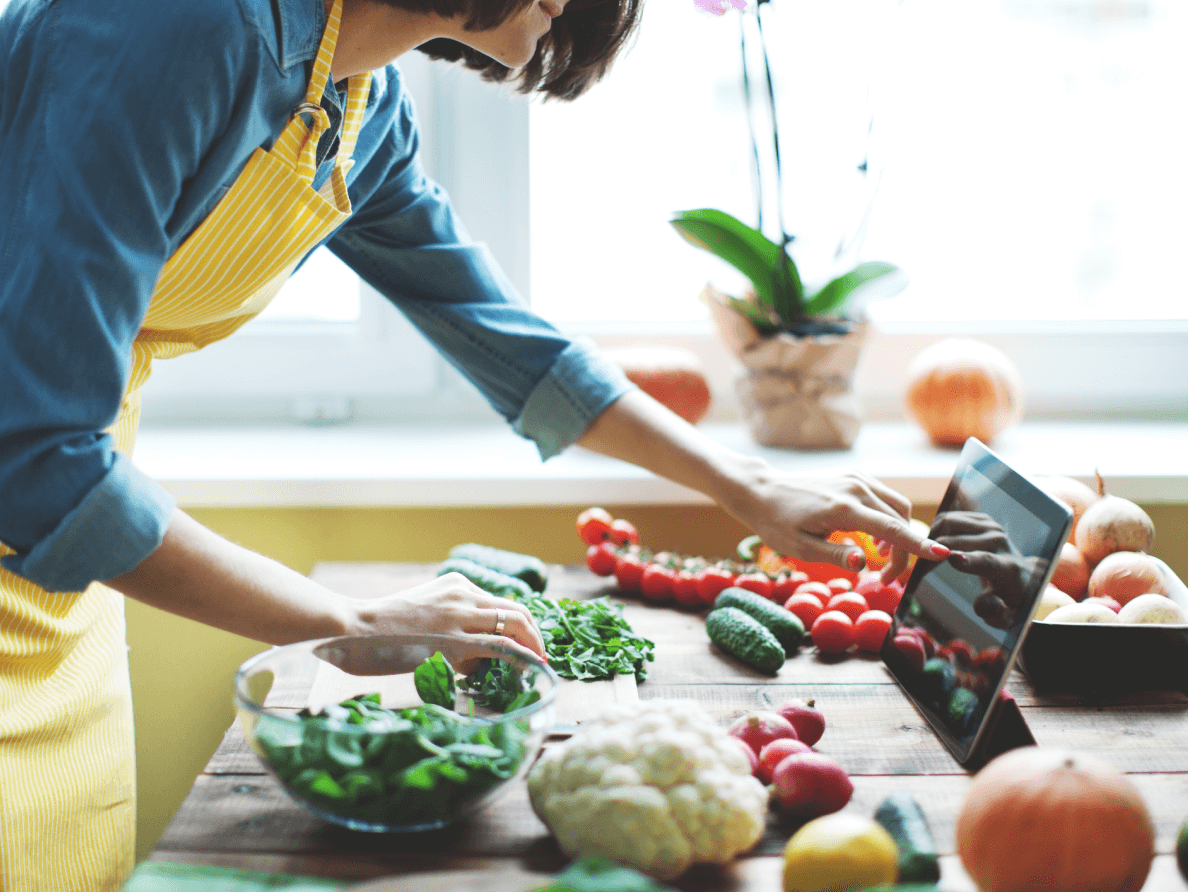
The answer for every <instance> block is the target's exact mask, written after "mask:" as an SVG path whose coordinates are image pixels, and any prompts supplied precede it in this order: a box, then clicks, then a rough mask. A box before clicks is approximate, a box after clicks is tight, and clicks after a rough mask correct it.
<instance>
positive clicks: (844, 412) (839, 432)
mask: <svg viewBox="0 0 1188 892" xmlns="http://www.w3.org/2000/svg"><path fill="white" fill-rule="evenodd" d="M701 297H702V300H704V301H705V303H706V304H707V305H708V306H709V308H710V315H711V316H712V318H713V320H714V324H715V325H716V326H717V328H718V333H719V335H720V336H721V338H722V341H723V343H725V345H726V347H727V349H729V350H730V352H731V353H733V354H734V355H735V356H736V357H737V358H738V359H739V361H740V362H741V363H742V364H743V371H742V373H741V374H740V375H739V377H738V378H737V379H736V381H735V390H736V392H737V393H738V398H739V402H741V403H742V408H743V411H744V413H745V415H746V418H747V425H748V426H749V428H750V431H751V436H752V437H754V438H755V441H756V442H758V443H761V444H763V445H764V446H779V447H786V448H791V449H849V448H850V447H851V446H852V445H853V444H854V440H855V439H856V438H857V436H858V429H859V427H861V424H862V418H861V415H860V412H859V405H858V398H857V396H855V394H854V390H853V381H854V369H855V368H856V367H857V365H858V358H859V356H860V355H861V352H862V344H863V342H864V341H865V339H866V324H865V323H860V324H858V325H856V326H855V327H854V329H853V330H852V331H851V332H849V333H848V334H844V335H814V336H810V337H794V336H793V335H790V334H788V333H786V332H780V333H779V334H774V335H761V334H760V333H759V330H758V329H756V328H755V326H754V325H753V324H752V323H751V321H750V320H749V319H747V318H746V317H744V316H742V315H740V314H739V313H736V312H735V311H734V310H732V309H730V307H729V305H728V298H727V296H726V295H724V294H722V293H721V292H720V291H717V290H716V289H715V288H714V287H713V286H712V285H707V286H706V288H705V290H704V291H703V292H702V295H701Z"/></svg>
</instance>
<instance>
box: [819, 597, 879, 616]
mask: <svg viewBox="0 0 1188 892" xmlns="http://www.w3.org/2000/svg"><path fill="white" fill-rule="evenodd" d="M825 609H826V610H840V611H841V612H842V613H844V614H845V615H846V616H848V617H849V618H850V622H858V617H860V616H862V614H864V613H866V611H868V610H870V607H869V605H867V603H866V598H864V597H862V595H860V594H858V593H857V592H842V593H841V594H840V595H834V596H833V597H832V598H830V599H829V600H828V601H826V602H825Z"/></svg>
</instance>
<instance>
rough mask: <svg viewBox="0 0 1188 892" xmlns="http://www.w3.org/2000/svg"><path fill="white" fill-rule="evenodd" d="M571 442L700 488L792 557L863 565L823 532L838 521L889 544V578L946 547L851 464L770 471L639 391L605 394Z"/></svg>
mask: <svg viewBox="0 0 1188 892" xmlns="http://www.w3.org/2000/svg"><path fill="white" fill-rule="evenodd" d="M578 443H579V444H580V445H582V446H584V447H585V448H587V449H590V450H593V451H594V452H599V453H601V454H603V455H608V456H610V457H612V458H617V459H621V460H622V461H626V462H630V463H631V464H633V465H638V466H639V467H642V468H646V469H647V470H649V471H651V472H653V473H654V474H658V475H660V476H662V477H666V478H668V479H669V480H672V481H674V482H675V483H680V484H681V485H683V486H687V487H689V488H690V489H695V490H697V491H698V492H702V493H705V494H706V495H707V496H709V497H710V498H712V499H713V500H714V501H715V502H717V503H718V504H719V505H720V506H721V507H722V508H723V509H724V510H725V511H726V512H727V513H728V514H730V515H731V516H732V517H734V518H735V519H736V520H738V521H740V522H741V523H742V524H744V525H745V526H746V527H747V528H748V529H751V530H753V531H755V532H756V533H758V534H759V536H760V537H762V539H763V542H764V543H765V544H767V545H769V546H770V547H772V548H774V549H775V550H776V551H779V552H782V553H784V554H789V555H792V556H793V557H798V558H802V559H804V560H807V561H828V562H830V563H834V564H837V565H839V566H848V567H849V568H850V569H852V570H857V569H860V568H861V567H862V566H863V564H864V562H865V557H864V555H863V553H862V550H861V549H859V548H855V547H853V546H846V545H843V544H840V543H835V542H829V541H827V539H828V537H829V536H830V535H831V534H832V533H834V532H836V531H838V530H846V531H851V530H858V531H861V532H865V533H869V534H870V535H872V536H875V537H876V538H879V539H885V540H886V541H887V542H889V543H891V545H892V557H891V561H890V563H889V564H888V565H887V567H886V569H885V570H884V577H885V578H887V579H891V578H894V577H895V576H897V575H899V573H900V572H902V570H903V568H904V567H905V566H906V564H907V556H908V554H909V553H911V554H916V555H919V556H920V557H923V558H925V559H928V560H937V559H938V558H943V557H945V556H946V555H948V553H949V550H948V549H947V548H945V547H944V546H943V545H940V544H939V543H936V542H933V541H932V540H931V539H929V538H927V537H926V536H922V535H920V534H919V533H917V532H916V531H915V530H913V529H912V528H911V526H910V525H909V523H908V520H909V519H910V517H911V503H910V502H909V501H908V500H907V499H905V498H904V497H903V496H901V495H900V494H899V493H897V492H895V491H894V490H892V489H889V488H888V487H886V486H884V485H883V484H881V483H880V482H879V481H877V480H875V479H873V478H871V477H868V476H866V475H865V474H860V473H856V472H849V473H845V474H842V475H840V476H836V477H828V478H818V477H801V476H796V475H791V474H787V473H783V472H780V471H777V470H775V469H774V468H772V467H771V466H770V465H769V464H767V462H765V461H763V460H762V459H760V458H757V457H755V456H747V455H742V454H740V453H737V452H734V451H733V450H730V449H727V448H726V447H725V446H722V445H721V444H719V443H716V442H714V441H713V440H711V439H710V438H708V437H706V436H705V435H704V434H702V433H701V432H700V431H698V430H697V429H696V428H695V427H693V426H692V425H691V424H689V423H688V422H686V421H685V420H684V419H682V418H680V417H679V416H677V415H676V414H674V413H672V412H670V411H669V410H668V409H666V408H665V407H664V406H662V405H660V404H659V403H658V402H656V401H655V400H654V399H652V398H651V397H649V396H648V395H647V394H645V393H643V392H642V391H632V392H630V393H627V394H625V395H624V396H622V397H620V398H619V399H618V400H616V401H615V402H614V403H612V404H611V406H610V407H609V408H608V409H607V410H606V411H604V412H603V413H602V414H601V415H599V416H598V418H596V419H595V421H594V423H593V424H591V425H590V427H589V429H588V430H587V431H586V433H585V435H584V436H583V437H582V438H581V439H580V440H578Z"/></svg>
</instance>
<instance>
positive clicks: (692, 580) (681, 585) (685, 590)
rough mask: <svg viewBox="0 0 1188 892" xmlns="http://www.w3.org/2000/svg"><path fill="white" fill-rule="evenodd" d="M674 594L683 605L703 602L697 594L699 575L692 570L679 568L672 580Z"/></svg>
mask: <svg viewBox="0 0 1188 892" xmlns="http://www.w3.org/2000/svg"><path fill="white" fill-rule="evenodd" d="M672 596H673V597H674V598H675V599H676V602H677V603H678V604H680V605H681V606H682V607H692V606H694V605H696V604H700V603H701V598H700V597H698V595H697V575H696V574H695V573H694V572H693V571H692V570H678V571H677V573H676V575H675V576H674V577H673V580H672Z"/></svg>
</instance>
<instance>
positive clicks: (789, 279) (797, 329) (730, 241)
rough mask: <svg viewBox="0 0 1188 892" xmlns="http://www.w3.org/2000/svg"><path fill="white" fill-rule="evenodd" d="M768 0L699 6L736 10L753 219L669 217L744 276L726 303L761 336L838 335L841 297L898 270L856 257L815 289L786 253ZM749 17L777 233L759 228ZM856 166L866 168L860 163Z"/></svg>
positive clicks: (760, 192) (710, 214)
mask: <svg viewBox="0 0 1188 892" xmlns="http://www.w3.org/2000/svg"><path fill="white" fill-rule="evenodd" d="M769 2H770V0H757V2H756V3H755V5H754V7H753V8H752V7H750V6H749V5H747V4H745V3H742V2H733V3H732V4H726V3H723V4H721V8H720V9H718V8H713V9H711V8H710V6H708V5H705V4H703V3H701V0H698V5H701V6H703V8H706V9H709V11H711V12H714V13H715V14H721V13H723V12H725V11H726V8H727V6H728V5H733V6H734V7H735V8H736V9H738V10H739V11H740V24H741V34H742V61H743V78H742V80H743V96H744V101H745V104H746V109H747V121H748V124H749V125H750V137H751V148H752V153H753V156H754V164H755V178H756V190H755V191H756V204H757V212H756V216H757V218H758V219H757V222H756V225H755V226H754V227H751V226H748V225H747V224H745V223H743V222H741V221H740V220H738V219H737V218H735V217H733V216H731V215H730V214H727V213H725V212H723V211H720V210H716V209H714V208H701V209H698V210H690V211H680V212H677V213H676V214H675V215H674V216H673V218H672V219H671V220H670V221H669V222H670V223H671V224H672V225H673V227H674V228H675V229H676V230H677V232H679V233H680V234H681V235H682V236H683V237H684V238H685V239H686V241H688V242H690V243H691V244H693V245H695V246H696V247H698V248H702V249H703V250H706V251H709V252H710V253H712V254H714V255H716V256H717V257H719V258H721V259H722V260H724V261H726V262H727V263H729V264H730V265H731V266H733V267H734V268H735V269H737V270H738V271H739V272H740V273H742V274H743V275H744V276H746V278H747V279H748V280H749V281H750V283H751V287H752V293H751V294H750V295H748V296H747V297H745V298H740V297H727V298H726V301H727V305H728V306H729V307H730V308H731V309H733V310H734V311H735V312H737V313H739V314H741V315H742V316H744V317H745V318H746V319H748V320H749V321H750V322H751V323H752V324H753V325H754V326H755V328H756V329H757V330H758V332H759V333H760V334H761V335H771V334H775V333H777V332H781V331H785V332H789V333H791V334H793V335H797V336H810V335H817V334H842V333H845V332H847V331H849V330H850V329H851V327H852V322H853V320H850V319H847V318H846V315H845V314H846V310H847V303H848V302H849V300H850V298H851V297H853V296H854V295H855V293H856V292H857V291H858V290H859V289H860V288H861V287H862V286H864V285H866V284H868V283H870V282H872V281H874V280H875V279H881V278H883V277H885V276H890V275H892V274H901V273H902V271H901V270H900V269H899V267H897V266H894V265H893V264H890V263H883V262H880V261H872V262H867V263H860V264H858V265H857V266H855V267H854V268H853V269H851V270H850V271H849V272H846V273H844V274H842V275H840V276H837V277H836V278H834V279H832V280H831V281H829V282H827V283H826V284H825V285H823V286H821V287H820V288H816V289H813V290H809V289H806V288H805V285H804V282H803V281H802V279H801V275H800V271H799V270H798V269H797V266H796V262H795V260H793V258H792V256H791V254H790V251H789V249H790V246H791V244H792V242H793V239H794V237H793V236H791V235H789V234H788V231H787V227H786V226H785V223H784V198H783V183H782V174H781V167H780V132H779V126H778V123H777V116H776V101H775V87H774V84H773V80H772V74H771V63H770V60H769V57H768V52H767V41H766V39H765V37H764V34H763V9H764V7H765V6H766V5H767V3H769ZM751 15H753V16H754V17H755V23H756V30H757V32H758V36H759V41H760V47H761V53H762V58H763V68H764V73H765V79H766V90H765V96H766V100H767V114H768V118H769V120H770V122H771V141H772V145H773V147H774V156H773V157H774V171H775V189H774V192H775V205H776V214H777V218H778V219H777V223H778V227H779V232H780V240H779V241H775V240H773V239H770V238H768V237H767V236H766V235H764V233H763V228H764V227H763V216H764V215H763V211H764V199H765V196H766V194H767V193H766V192H765V191H764V188H763V167H762V165H760V163H759V156H760V148H759V136H758V133H757V128H756V126H755V120H754V118H755V116H754V114H753V106H754V102H753V101H752V97H751V84H750V76H749V75H748V72H747V27H746V21H745V17H747V16H751ZM860 170H861V171H862V173H863V174H864V175H865V174H866V173H867V168H866V163H865V162H864V163H863V164H862V165H861V167H860Z"/></svg>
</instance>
